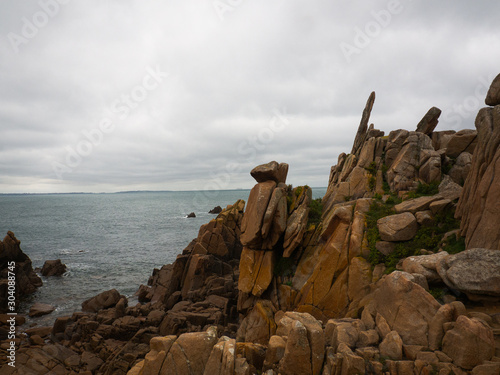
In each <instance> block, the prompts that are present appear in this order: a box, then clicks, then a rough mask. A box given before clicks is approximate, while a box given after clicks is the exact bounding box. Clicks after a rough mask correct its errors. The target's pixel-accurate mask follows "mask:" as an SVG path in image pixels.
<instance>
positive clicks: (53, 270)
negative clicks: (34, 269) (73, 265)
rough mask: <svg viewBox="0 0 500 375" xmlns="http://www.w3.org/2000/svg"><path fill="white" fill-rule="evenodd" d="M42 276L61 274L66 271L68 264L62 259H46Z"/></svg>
mask: <svg viewBox="0 0 500 375" xmlns="http://www.w3.org/2000/svg"><path fill="white" fill-rule="evenodd" d="M41 272H42V276H61V275H63V274H64V272H66V265H65V264H63V263H62V262H61V259H56V260H46V261H45V263H44V264H43V267H42V271H41Z"/></svg>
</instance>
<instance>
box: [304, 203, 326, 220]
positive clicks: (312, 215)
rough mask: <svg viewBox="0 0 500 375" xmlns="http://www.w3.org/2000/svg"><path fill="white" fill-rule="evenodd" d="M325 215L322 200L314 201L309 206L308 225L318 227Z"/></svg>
mask: <svg viewBox="0 0 500 375" xmlns="http://www.w3.org/2000/svg"><path fill="white" fill-rule="evenodd" d="M322 214H323V203H322V202H321V198H318V199H314V200H313V201H312V202H311V205H310V206H309V217H308V220H307V223H308V224H309V225H311V224H314V225H317V224H319V223H320V222H321V215H322Z"/></svg>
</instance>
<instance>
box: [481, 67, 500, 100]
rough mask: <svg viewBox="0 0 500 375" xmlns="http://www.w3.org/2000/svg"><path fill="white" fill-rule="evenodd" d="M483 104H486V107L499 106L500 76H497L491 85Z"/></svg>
mask: <svg viewBox="0 0 500 375" xmlns="http://www.w3.org/2000/svg"><path fill="white" fill-rule="evenodd" d="M484 102H485V103H486V105H491V106H495V105H499V104H500V74H499V75H497V76H496V77H495V79H494V80H493V82H492V83H491V86H490V88H489V90H488V93H487V94H486V99H485V101H484Z"/></svg>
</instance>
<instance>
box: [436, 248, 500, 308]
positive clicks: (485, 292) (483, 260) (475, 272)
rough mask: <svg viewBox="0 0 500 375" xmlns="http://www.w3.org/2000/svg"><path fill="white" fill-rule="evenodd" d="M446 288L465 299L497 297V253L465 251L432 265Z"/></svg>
mask: <svg viewBox="0 0 500 375" xmlns="http://www.w3.org/2000/svg"><path fill="white" fill-rule="evenodd" d="M436 269H437V272H438V273H439V276H440V277H441V279H442V280H443V281H444V282H445V283H446V285H448V286H449V287H450V288H452V289H455V290H459V291H462V292H464V293H466V294H467V295H468V296H469V298H473V299H477V298H481V297H490V296H493V297H500V251H498V250H488V249H469V250H465V251H463V252H461V253H459V254H455V255H449V256H446V257H444V258H442V259H440V260H439V261H438V263H437V265H436Z"/></svg>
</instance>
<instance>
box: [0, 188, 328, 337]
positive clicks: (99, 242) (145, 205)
mask: <svg viewBox="0 0 500 375" xmlns="http://www.w3.org/2000/svg"><path fill="white" fill-rule="evenodd" d="M325 192H326V188H313V198H315V199H316V198H321V197H323V196H324V194H325ZM249 193H250V190H222V191H221V190H217V191H162V192H144V191H141V192H121V193H105V194H78V193H75V194H22V195H18V194H12V195H8V194H5V195H0V236H1V238H2V239H3V237H4V236H5V235H6V234H7V231H9V230H10V231H12V232H14V234H15V235H16V237H17V239H18V240H20V241H21V249H22V250H23V252H24V253H26V254H27V255H28V256H29V257H30V259H31V261H32V263H33V268H38V267H39V268H41V267H42V266H43V264H44V262H45V261H46V260H54V259H61V261H62V262H63V263H64V264H66V266H67V272H66V273H65V274H64V275H63V276H61V277H54V276H52V277H43V276H41V275H40V276H41V278H42V281H43V286H42V287H40V288H38V290H37V291H36V292H35V293H33V294H32V295H30V296H28V297H26V298H24V299H23V300H22V301H21V303H20V305H19V306H18V310H17V312H18V313H19V314H23V315H26V317H27V314H28V312H29V308H30V306H31V305H32V304H33V303H35V302H41V303H47V304H50V305H52V306H54V307H55V311H54V312H53V313H51V314H49V315H45V316H42V317H38V318H28V317H27V321H26V324H25V326H26V327H27V326H34V325H39V326H43V325H52V324H53V322H54V320H55V319H56V318H57V317H60V316H65V315H71V314H72V313H73V312H75V311H80V310H81V304H82V302H83V301H85V300H86V299H88V298H90V297H93V296H95V295H97V294H99V293H101V292H103V291H105V290H109V289H113V288H114V289H117V290H118V291H119V292H120V293H121V294H123V295H125V296H126V297H127V298H128V302H129V306H133V305H135V304H136V303H137V297H136V296H135V293H136V291H137V290H138V288H139V286H140V285H141V284H147V282H148V279H149V277H150V276H151V274H152V272H153V270H154V268H161V267H162V266H163V265H165V264H169V263H172V262H174V261H175V258H176V256H177V255H178V254H180V253H181V252H182V250H183V249H184V248H185V247H186V246H187V245H188V244H189V243H190V242H191V240H193V239H194V238H196V237H197V235H198V230H199V228H200V226H201V225H203V224H205V223H208V222H209V221H210V220H211V219H213V218H215V217H216V215H213V214H210V213H208V211H209V210H211V209H212V208H214V207H215V206H221V207H222V208H225V207H226V206H227V205H230V204H233V203H235V202H236V201H237V200H238V199H243V200H245V202H246V201H247V199H248V195H249ZM191 212H194V213H195V215H196V217H195V218H187V215H188V214H189V213H191Z"/></svg>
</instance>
